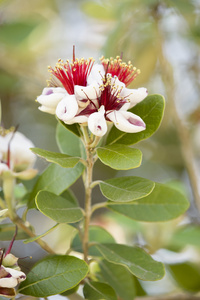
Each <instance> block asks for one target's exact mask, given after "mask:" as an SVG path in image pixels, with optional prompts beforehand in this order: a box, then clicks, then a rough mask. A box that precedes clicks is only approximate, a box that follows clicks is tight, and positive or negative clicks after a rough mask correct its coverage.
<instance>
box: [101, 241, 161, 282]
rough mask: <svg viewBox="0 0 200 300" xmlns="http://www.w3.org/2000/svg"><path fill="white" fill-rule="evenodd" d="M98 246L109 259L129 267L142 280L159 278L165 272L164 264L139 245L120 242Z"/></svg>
mask: <svg viewBox="0 0 200 300" xmlns="http://www.w3.org/2000/svg"><path fill="white" fill-rule="evenodd" d="M96 247H97V249H98V250H99V251H100V252H101V254H102V255H103V257H104V258H105V259H106V260H107V261H109V262H111V263H114V264H119V265H123V266H125V267H127V268H128V270H129V271H130V272H131V273H132V274H133V275H135V276H136V277H138V278H140V279H142V280H151V281H154V280H159V279H161V278H162V277H163V276H164V274H165V270H164V265H163V264H162V263H160V262H157V261H155V260H153V258H152V257H151V256H150V255H149V254H147V253H146V252H145V251H144V250H143V249H141V248H139V247H130V246H126V245H120V244H98V245H96Z"/></svg>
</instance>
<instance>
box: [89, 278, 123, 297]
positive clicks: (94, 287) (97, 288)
mask: <svg viewBox="0 0 200 300" xmlns="http://www.w3.org/2000/svg"><path fill="white" fill-rule="evenodd" d="M83 293H84V296H85V298H86V299H88V300H94V299H95V300H102V299H103V300H117V296H116V294H115V291H114V290H113V288H112V287H111V286H109V285H108V284H106V283H103V282H96V281H93V282H88V283H86V284H85V286H84V288H83Z"/></svg>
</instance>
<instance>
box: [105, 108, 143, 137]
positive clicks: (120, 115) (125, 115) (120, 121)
mask: <svg viewBox="0 0 200 300" xmlns="http://www.w3.org/2000/svg"><path fill="white" fill-rule="evenodd" d="M107 117H108V118H109V119H110V120H111V121H112V122H113V123H114V124H115V126H116V127H117V128H118V129H119V130H121V131H125V132H129V133H135V132H140V131H143V130H145V129H146V125H145V123H144V122H143V120H142V119H141V118H140V117H139V116H137V115H135V114H133V113H131V112H129V111H113V112H111V113H109V114H107Z"/></svg>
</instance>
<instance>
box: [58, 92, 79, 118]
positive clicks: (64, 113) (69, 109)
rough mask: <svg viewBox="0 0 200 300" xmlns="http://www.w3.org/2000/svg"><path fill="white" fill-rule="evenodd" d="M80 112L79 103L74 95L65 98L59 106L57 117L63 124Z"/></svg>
mask: <svg viewBox="0 0 200 300" xmlns="http://www.w3.org/2000/svg"><path fill="white" fill-rule="evenodd" d="M77 111H78V103H77V101H76V97H75V96H74V95H68V96H65V97H64V98H63V99H62V100H61V101H60V102H59V103H58V105H57V108H56V115H57V116H58V118H59V119H60V120H62V121H63V122H67V121H69V120H71V119H73V118H74V117H75V115H76V114H77Z"/></svg>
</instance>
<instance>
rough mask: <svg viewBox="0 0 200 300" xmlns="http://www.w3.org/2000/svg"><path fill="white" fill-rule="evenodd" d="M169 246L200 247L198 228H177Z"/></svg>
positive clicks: (190, 226) (193, 226) (199, 229)
mask: <svg viewBox="0 0 200 300" xmlns="http://www.w3.org/2000/svg"><path fill="white" fill-rule="evenodd" d="M170 244H171V245H175V246H181V247H184V246H188V245H193V246H196V247H200V226H198V225H187V226H183V227H181V228H179V229H178V230H177V231H176V232H174V234H173V236H172V239H171V241H170Z"/></svg>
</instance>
